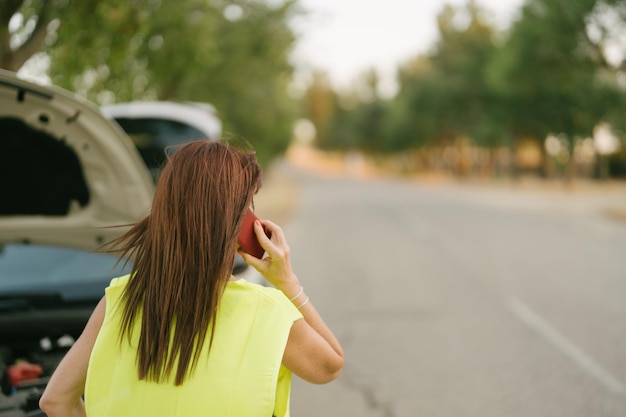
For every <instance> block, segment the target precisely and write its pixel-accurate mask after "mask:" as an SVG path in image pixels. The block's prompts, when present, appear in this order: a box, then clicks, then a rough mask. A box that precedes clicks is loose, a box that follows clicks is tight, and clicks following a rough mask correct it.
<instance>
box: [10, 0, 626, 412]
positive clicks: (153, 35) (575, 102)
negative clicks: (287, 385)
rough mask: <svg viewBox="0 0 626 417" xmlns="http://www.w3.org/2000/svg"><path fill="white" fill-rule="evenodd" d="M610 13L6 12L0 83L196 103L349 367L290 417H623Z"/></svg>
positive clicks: (346, 5) (624, 98) (622, 125)
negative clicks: (274, 228)
mask: <svg viewBox="0 0 626 417" xmlns="http://www.w3.org/2000/svg"><path fill="white" fill-rule="evenodd" d="M625 27H626V1H624V0H603V1H601V0H576V1H571V0H508V1H505V0H500V1H496V0H492V1H486V0H484V1H478V0H469V1H467V2H463V1H449V2H446V1H443V0H442V1H428V2H422V1H415V0H404V1H403V0H388V1H385V2H382V3H381V2H365V1H361V2H359V1H348V0H343V1H335V2H333V1H331V0H327V1H324V0H288V1H282V0H266V1H262V0H177V1H172V0H107V1H90V2H81V1H75V0H47V1H43V0H40V1H36V0H5V1H3V2H2V3H0V67H1V68H5V69H8V70H11V71H15V72H17V73H18V74H19V76H21V77H23V78H27V79H30V80H34V81H36V82H38V83H42V84H52V85H57V86H60V87H63V88H65V89H67V90H70V91H73V92H75V93H77V94H79V95H81V96H83V97H85V98H87V99H88V100H90V101H92V102H94V103H96V104H98V105H101V106H105V105H111V104H115V103H120V102H127V101H141V100H168V101H191V102H206V103H211V104H212V105H213V106H214V107H215V108H216V109H217V112H218V115H219V118H220V119H221V121H222V123H223V131H224V134H225V135H227V136H229V135H231V136H236V137H243V138H245V139H247V140H248V141H249V142H250V143H251V144H252V145H253V146H254V147H255V149H256V151H257V154H258V156H259V159H260V161H261V162H262V164H263V165H264V167H265V168H266V181H265V186H264V189H263V191H261V193H260V194H259V198H258V200H259V201H258V211H260V212H261V214H262V215H263V216H265V217H268V218H272V219H276V220H277V221H279V222H280V223H282V224H284V225H285V229H286V232H287V236H288V238H289V239H290V246H291V247H292V249H293V252H294V253H293V262H294V266H295V268H296V270H297V271H298V275H299V276H300V278H301V280H302V281H303V283H304V285H305V288H306V289H307V292H308V293H309V295H310V296H311V299H312V300H314V301H315V304H316V306H317V307H318V309H319V310H320V311H321V312H322V315H323V316H324V317H325V318H326V319H327V321H328V323H329V325H330V327H331V328H333V329H334V330H335V331H336V332H337V335H338V337H339V338H340V340H341V342H342V343H343V345H344V347H345V350H346V355H347V365H346V369H345V371H344V372H343V374H342V375H341V377H340V378H339V380H337V381H335V382H333V383H331V384H330V385H328V386H324V387H317V386H309V385H307V384H304V383H302V382H301V381H298V380H296V381H295V382H294V392H293V396H292V414H293V415H294V416H299V417H307V416H317V415H326V416H346V415H348V416H385V417H396V416H422V415H423V416H431V417H432V416H445V417H448V416H481V417H486V416H508V417H513V416H520V417H521V416H531V415H532V416H550V417H555V416H564V417H572V416H580V417H583V416H592V415H593V416H626V354H625V352H626V301H625V300H626V60H625V58H626V30H625V29H624V28H625Z"/></svg>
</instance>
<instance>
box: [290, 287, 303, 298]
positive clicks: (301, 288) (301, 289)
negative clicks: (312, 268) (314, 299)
mask: <svg viewBox="0 0 626 417" xmlns="http://www.w3.org/2000/svg"><path fill="white" fill-rule="evenodd" d="M303 292H304V287H302V286H301V287H300V291H298V294H296V295H295V296H294V297H293V298H290V299H289V301H294V300H295V299H296V298H298V297H300V296H301V295H302V293H303Z"/></svg>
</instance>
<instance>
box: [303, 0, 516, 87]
mask: <svg viewBox="0 0 626 417" xmlns="http://www.w3.org/2000/svg"><path fill="white" fill-rule="evenodd" d="M465 3H466V0H447V1H446V0H384V1H374V0H300V4H301V5H302V6H303V7H304V8H306V9H307V10H308V11H309V13H308V14H307V15H306V16H304V17H300V18H297V19H296V20H295V21H294V23H293V28H294V30H295V32H296V34H298V36H299V41H298V44H297V46H296V48H295V50H294V53H293V55H292V59H293V62H294V64H295V65H296V66H297V67H298V68H299V71H298V74H299V77H300V78H301V81H302V83H303V84H306V78H307V77H308V75H309V74H310V71H311V69H324V70H325V71H326V72H327V73H328V75H329V78H330V80H331V83H332V84H333V86H334V87H336V88H340V89H341V88H349V87H350V85H351V84H352V82H353V80H354V79H355V78H356V77H357V76H358V75H359V74H361V73H363V72H364V71H365V70H367V69H369V68H372V67H373V68H376V69H377V70H378V72H379V74H380V75H381V77H382V82H383V88H386V89H388V90H390V91H392V90H393V88H394V85H393V75H394V73H395V69H396V68H397V67H398V65H400V64H401V63H402V62H405V61H406V60H408V59H410V58H411V57H414V56H416V55H418V54H419V53H422V52H426V51H427V50H428V49H429V48H430V47H432V46H433V45H434V43H435V41H436V39H437V24H436V17H437V14H438V13H439V12H440V11H441V10H442V8H443V7H444V5H445V4H452V5H455V6H460V5H463V4H465ZM477 3H478V4H479V5H480V6H483V8H484V9H486V10H487V11H488V12H489V15H490V19H491V21H492V22H493V23H494V24H495V26H496V27H499V28H502V29H504V28H506V27H508V25H509V23H510V22H511V20H512V19H514V18H515V16H516V13H517V11H518V10H519V8H520V7H521V5H522V3H523V0H478V1H477Z"/></svg>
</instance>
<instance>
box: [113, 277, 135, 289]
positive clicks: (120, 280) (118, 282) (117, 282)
mask: <svg viewBox="0 0 626 417" xmlns="http://www.w3.org/2000/svg"><path fill="white" fill-rule="evenodd" d="M129 279H130V274H126V275H122V276H120V277H117V278H113V279H112V280H111V282H110V283H109V287H110V288H115V287H124V286H126V284H127V283H128V280H129Z"/></svg>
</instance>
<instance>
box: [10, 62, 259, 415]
mask: <svg viewBox="0 0 626 417" xmlns="http://www.w3.org/2000/svg"><path fill="white" fill-rule="evenodd" d="M150 106H152V107H150ZM185 106H186V108H187V111H185V110H184V108H185ZM165 107H168V108H169V110H167V111H166V112H165V113H159V112H158V111H157V109H159V108H165ZM174 107H176V108H177V109H178V110H180V111H178V110H177V112H175V111H173V110H172V109H173V108H174ZM149 108H151V109H152V111H150V110H149ZM196 110H197V112H196ZM159 111H160V110H159ZM105 113H106V115H105ZM192 114H195V116H194V117H191V118H189V116H190V115H192ZM208 115H210V117H209V116H208ZM172 117H174V119H172ZM176 117H178V118H177V119H176ZM113 119H115V120H119V124H118V123H117V122H116V121H115V120H113ZM147 119H150V120H152V122H151V124H152V126H153V127H154V126H156V125H161V126H170V127H171V126H177V127H178V128H181V127H182V128H184V129H187V131H189V132H194V133H193V137H186V138H182V137H181V136H176V135H171V136H170V134H168V133H167V132H168V131H166V130H163V131H162V130H159V129H156V128H150V129H148V131H147V132H148V133H151V134H154V135H153V136H152V137H148V136H147V133H146V134H140V133H137V132H139V130H141V129H137V131H135V130H133V129H131V127H133V126H134V127H137V126H139V127H141V126H142V123H143V126H144V127H145V126H151V124H150V123H147V122H146V120H147ZM141 120H143V122H142V123H139V121H141ZM120 125H122V126H124V128H126V129H129V133H128V134H127V133H126V132H125V131H124V130H123V129H122V128H121V127H120ZM185 126H188V127H187V128H185ZM184 129H183V130H184ZM194 129H195V130H196V131H194ZM0 131H1V132H2V135H1V138H0V143H1V145H2V152H1V153H0V181H1V182H2V188H1V190H2V197H1V198H0V388H1V390H0V417H8V416H13V417H15V416H21V415H24V416H26V415H28V416H33V417H34V416H39V415H43V414H37V413H38V411H37V410H38V408H37V400H38V395H39V394H40V392H41V389H42V388H43V387H44V386H45V383H46V382H47V377H48V376H49V375H50V374H51V372H52V371H53V369H54V368H55V367H56V365H57V363H58V361H59V360H60V359H61V357H62V356H63V355H64V353H65V351H66V349H67V347H69V345H71V343H72V341H73V340H74V339H76V338H77V337H78V336H79V335H80V333H81V331H82V329H83V327H84V325H85V323H86V322H87V319H88V318H89V315H90V314H91V312H92V310H93V308H94V307H95V305H96V304H97V302H98V301H99V300H100V298H101V297H102V295H103V294H104V288H105V287H106V286H107V285H108V283H109V282H110V280H111V279H112V278H113V277H115V276H117V275H120V274H122V273H125V272H127V271H128V270H129V269H130V266H129V265H123V264H116V261H117V256H115V255H112V254H106V253H101V252H97V251H96V249H98V248H99V247H100V246H101V245H102V244H103V243H105V242H107V241H109V240H111V239H113V238H115V237H117V236H119V235H120V234H121V233H123V232H124V231H126V230H127V227H119V225H128V224H131V223H134V222H136V221H137V220H139V219H140V218H142V217H143V216H145V215H146V214H147V213H148V211H149V209H150V206H151V203H152V197H153V193H154V179H155V178H156V176H158V175H156V174H155V173H157V172H158V167H159V166H160V165H158V164H157V165H155V166H149V165H150V164H149V163H148V164H147V163H146V160H145V158H146V155H149V152H147V151H146V149H150V151H151V152H152V151H154V152H155V153H156V154H158V153H160V155H162V153H163V146H165V145H168V144H171V143H169V142H168V143H166V142H167V141H166V142H161V140H166V139H168V138H171V137H175V138H177V139H176V140H178V141H186V140H191V139H199V138H201V137H202V138H204V137H206V138H209V139H213V138H216V137H218V136H219V134H220V132H221V124H220V123H219V118H217V116H216V114H215V111H214V110H211V109H210V108H209V107H207V106H201V105H197V104H193V105H191V104H175V103H145V105H144V104H142V103H138V104H137V103H135V104H132V103H129V104H124V105H117V106H111V107H109V108H107V109H105V111H104V112H103V111H102V110H101V109H100V108H98V107H97V106H95V105H94V104H92V103H90V102H88V101H86V100H84V99H82V98H80V97H79V96H76V95H74V94H72V93H70V92H68V91H65V90H63V89H60V88H56V87H53V86H41V85H37V84H33V83H31V82H28V81H25V80H22V79H19V78H17V77H16V76H15V74H14V73H11V72H7V71H3V70H0ZM154 132H156V133H154ZM198 132H200V133H202V132H204V133H202V135H201V136H199V137H196V136H197V135H198ZM141 135H143V136H142V139H143V140H144V141H146V142H139V141H137V138H138V137H139V136H141ZM131 138H134V139H135V141H136V142H135V143H133V140H131ZM145 143H148V144H149V145H150V146H147V147H145V146H143V144H145ZM142 146H143V147H142ZM148 157H150V156H148ZM149 162H150V161H149ZM112 226H115V227H112ZM251 271H253V272H251ZM234 273H235V274H237V275H238V276H241V277H245V278H246V279H248V280H257V279H258V278H257V277H260V275H258V274H257V273H256V271H254V270H253V268H247V267H246V265H245V263H243V261H242V260H241V258H238V260H236V270H235V271H234ZM18 361H27V363H30V364H32V365H33V366H34V367H35V368H36V367H39V368H40V369H41V372H36V373H35V374H34V375H30V377H28V378H26V379H28V380H27V381H26V380H22V379H20V380H18V381H17V382H16V380H15V378H14V377H15V375H16V373H11V371H14V370H15V366H18V365H16V364H17V362H18ZM23 364H24V362H22V363H21V365H19V366H22V365H23ZM11 376H13V378H11ZM18 379H19V378H18Z"/></svg>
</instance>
